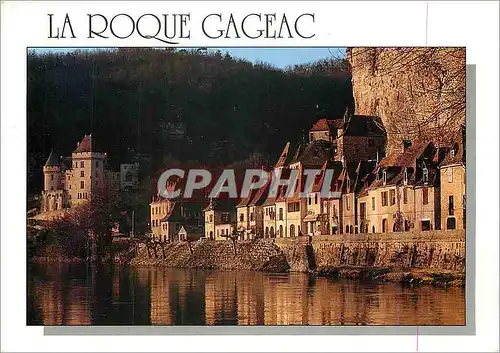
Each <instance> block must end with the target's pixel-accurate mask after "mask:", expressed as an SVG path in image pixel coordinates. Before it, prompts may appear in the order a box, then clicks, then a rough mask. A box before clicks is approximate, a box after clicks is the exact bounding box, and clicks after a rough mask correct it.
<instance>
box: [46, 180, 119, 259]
mask: <svg viewBox="0 0 500 353" xmlns="http://www.w3.org/2000/svg"><path fill="white" fill-rule="evenodd" d="M119 205H120V202H119V198H118V193H117V191H116V189H115V188H113V187H112V186H108V185H97V186H96V187H95V189H94V191H93V192H92V194H91V196H90V200H89V201H88V202H86V203H83V204H82V205H80V206H78V207H75V208H71V209H69V210H68V211H67V212H66V213H65V214H64V215H63V216H62V217H60V218H56V219H55V220H53V221H51V222H49V224H48V228H49V229H51V230H52V231H54V232H55V234H56V236H57V237H58V239H57V241H58V243H59V244H64V247H65V248H66V249H68V250H70V251H73V252H74V251H77V252H79V253H80V254H81V253H82V249H81V247H82V246H83V247H84V250H85V254H86V257H87V258H89V259H98V258H100V257H102V256H105V255H109V254H110V251H111V243H112V236H111V228H112V226H113V223H114V221H115V220H116V219H117V218H118V217H119V211H120V207H119ZM82 237H83V239H85V241H84V244H82V241H81V239H82Z"/></svg>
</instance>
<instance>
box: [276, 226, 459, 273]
mask: <svg viewBox="0 0 500 353" xmlns="http://www.w3.org/2000/svg"><path fill="white" fill-rule="evenodd" d="M275 244H276V245H277V246H278V247H279V248H280V249H281V250H282V251H283V253H284V255H285V257H286V259H287V261H288V262H289V264H290V268H291V271H299V272H305V271H307V270H313V269H315V268H311V266H310V265H309V266H308V263H309V264H311V262H313V263H314V264H315V267H316V268H325V267H341V266H361V267H403V268H426V269H439V270H454V271H459V272H463V271H464V269H465V232H464V231H430V232H407V233H385V234H377V233H375V234H341V235H321V236H312V237H306V236H303V237H296V238H279V239H276V242H275ZM308 244H309V246H311V247H312V249H313V251H312V256H313V257H314V258H313V259H311V255H309V259H308V258H307V256H305V254H306V249H307V246H308Z"/></svg>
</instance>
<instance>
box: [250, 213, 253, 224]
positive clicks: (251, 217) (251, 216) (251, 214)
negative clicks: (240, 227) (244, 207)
mask: <svg viewBox="0 0 500 353" xmlns="http://www.w3.org/2000/svg"><path fill="white" fill-rule="evenodd" d="M250 222H253V212H252V213H250Z"/></svg>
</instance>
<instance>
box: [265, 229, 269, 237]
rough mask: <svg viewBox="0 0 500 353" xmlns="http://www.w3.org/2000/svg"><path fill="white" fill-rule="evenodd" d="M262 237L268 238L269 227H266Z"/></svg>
mask: <svg viewBox="0 0 500 353" xmlns="http://www.w3.org/2000/svg"><path fill="white" fill-rule="evenodd" d="M264 238H269V227H266V231H265V233H264Z"/></svg>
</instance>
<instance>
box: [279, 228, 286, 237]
mask: <svg viewBox="0 0 500 353" xmlns="http://www.w3.org/2000/svg"><path fill="white" fill-rule="evenodd" d="M279 236H280V237H284V236H285V234H284V233H283V225H280V234H279Z"/></svg>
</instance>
